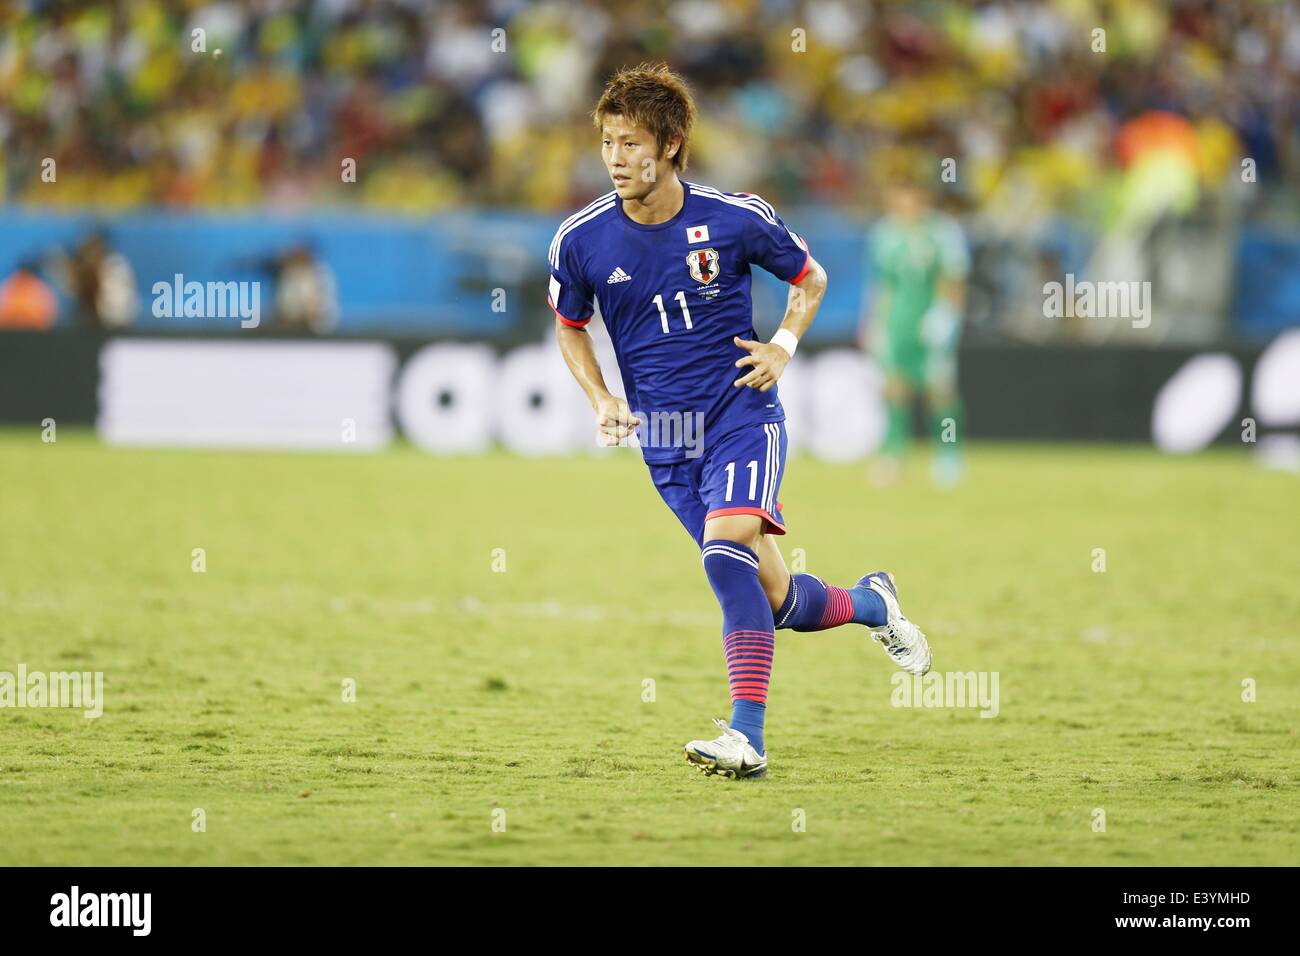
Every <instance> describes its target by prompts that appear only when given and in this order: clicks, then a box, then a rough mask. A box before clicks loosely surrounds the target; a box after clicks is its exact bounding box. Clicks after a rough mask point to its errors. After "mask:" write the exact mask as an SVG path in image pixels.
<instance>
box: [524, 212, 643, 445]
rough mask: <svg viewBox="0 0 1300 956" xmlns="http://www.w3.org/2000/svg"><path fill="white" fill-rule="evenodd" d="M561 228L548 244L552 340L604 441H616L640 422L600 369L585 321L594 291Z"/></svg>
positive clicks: (626, 434) (570, 241) (587, 317)
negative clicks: (552, 319) (609, 384)
mask: <svg viewBox="0 0 1300 956" xmlns="http://www.w3.org/2000/svg"><path fill="white" fill-rule="evenodd" d="M565 239H566V237H565V236H564V232H563V229H562V230H561V232H560V233H559V234H557V235H556V238H555V240H554V242H553V243H552V245H551V255H550V266H551V282H550V290H549V295H548V296H547V301H548V302H549V304H550V306H551V309H552V310H554V312H555V340H556V342H558V343H559V346H560V354H561V355H563V356H564V364H565V365H567V366H568V367H569V372H570V373H572V375H573V377H574V379H575V380H577V382H578V384H579V385H580V386H581V387H582V391H583V392H584V393H585V394H586V396H587V401H589V402H591V408H592V411H594V412H595V413H596V428H597V431H598V434H599V436H600V440H601V441H602V442H603V443H604V444H606V445H617V444H618V443H619V442H620V441H622V440H623V439H625V438H627V437H628V436H629V435H631V434H632V433H633V432H634V431H636V427H637V426H638V425H640V424H641V421H640V419H638V418H636V417H635V416H634V415H633V414H632V411H631V409H630V408H629V407H628V404H627V402H626V401H624V400H623V399H621V398H619V397H618V396H617V395H614V394H613V393H612V392H610V390H609V388H608V387H607V386H606V385H605V376H604V375H603V374H602V373H601V370H600V362H599V361H598V360H597V358H596V349H595V347H594V346H593V345H592V342H591V336H590V335H589V334H588V332H587V329H586V325H587V323H588V322H590V321H591V316H592V311H593V310H592V303H593V302H594V301H595V298H596V295H595V292H593V291H592V288H591V286H590V285H589V284H588V283H587V282H586V281H585V279H584V278H583V275H582V269H581V267H580V265H579V263H578V262H577V261H576V260H575V257H574V250H573V242H572V240H571V239H569V241H565Z"/></svg>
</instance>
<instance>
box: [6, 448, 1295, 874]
mask: <svg viewBox="0 0 1300 956" xmlns="http://www.w3.org/2000/svg"><path fill="white" fill-rule="evenodd" d="M864 475H865V472H864V469H863V468H862V467H861V466H848V465H830V464H823V463H817V462H813V461H811V460H809V459H806V458H796V459H794V460H792V461H791V463H790V465H789V467H788V469H787V477H786V481H785V484H784V486H783V489H782V494H781V498H782V501H783V502H784V505H785V514H786V516H787V520H788V521H789V525H790V529H791V533H790V534H789V536H788V537H787V538H786V539H785V541H784V542H783V545H782V547H783V550H784V551H785V553H786V557H787V559H788V560H789V559H790V558H791V556H792V549H794V548H800V549H803V552H804V554H805V555H806V562H807V570H809V571H811V572H813V573H816V574H818V575H820V576H822V577H824V578H827V579H829V580H831V581H833V582H835V583H840V584H846V583H851V582H852V581H853V580H855V579H856V578H857V577H858V576H859V575H860V574H862V573H863V572H865V571H867V570H873V569H877V568H882V567H883V568H888V569H892V570H894V571H895V572H896V573H897V576H898V580H899V586H900V590H901V593H902V596H903V599H904V607H905V608H906V609H907V610H908V612H909V614H911V616H913V617H914V618H915V619H916V620H917V621H918V622H919V623H920V624H921V625H922V626H923V627H924V628H925V629H926V631H927V633H928V634H929V635H930V639H931V643H932V645H933V647H934V650H935V669H936V670H937V671H996V672H998V673H999V675H1000V692H1001V693H1000V712H999V714H998V716H997V717H995V718H992V719H987V718H981V717H980V716H979V715H978V712H977V711H976V710H974V709H964V710H962V709H916V708H896V707H893V706H891V702H890V699H891V692H892V690H893V686H892V684H891V681H890V678H891V676H892V675H893V673H894V672H895V668H894V667H893V665H892V664H891V663H890V662H889V661H888V660H887V658H886V657H885V655H884V653H883V652H882V651H881V650H880V649H879V647H877V646H875V645H873V644H871V643H870V641H869V640H868V638H867V636H866V632H865V630H864V629H862V628H860V627H856V626H850V627H846V628H840V629H838V630H834V631H827V632H821V633H814V634H795V633H793V632H788V631H782V632H779V634H778V638H777V655H776V664H775V669H774V673H773V684H772V692H771V696H770V703H769V718H768V732H767V733H768V751H769V755H770V758H771V773H770V775H769V777H768V778H767V779H766V780H761V781H748V782H745V781H742V782H731V781H725V780H721V779H719V778H706V777H704V776H702V775H701V774H699V773H697V772H696V771H694V770H692V769H691V768H689V767H688V766H687V765H686V764H685V762H684V761H683V759H682V754H681V746H682V744H683V743H684V742H685V741H686V740H688V739H690V738H693V737H700V736H712V734H711V733H710V731H711V730H712V725H711V724H710V723H709V718H710V717H714V716H720V717H725V716H727V715H728V713H729V705H728V699H727V684H726V675H725V670H724V667H723V662H722V655H721V648H720V618H719V614H718V612H717V609H716V606H715V604H714V600H713V596H712V593H711V592H710V590H709V587H708V584H707V582H706V580H705V578H704V575H703V572H702V570H701V567H700V562H699V558H698V552H697V550H696V549H695V547H694V545H693V543H692V542H691V541H690V539H689V538H688V537H687V536H686V535H685V533H684V532H683V531H682V530H681V528H680V526H679V525H678V524H677V522H676V520H675V519H674V518H673V516H672V515H671V513H670V512H669V511H668V510H667V509H666V508H664V507H663V505H662V504H661V503H660V502H659V499H658V497H657V496H656V495H655V494H654V491H653V489H652V488H651V486H650V483H649V480H648V478H647V477H646V475H645V473H644V468H643V466H642V465H641V464H640V461H639V459H637V458H636V457H635V452H631V451H627V452H622V453H619V454H618V455H617V456H614V457H611V458H606V459H565V460H524V459H519V458H514V457H509V456H506V455H495V456H491V457H485V458H465V459H439V458H432V457H429V456H426V455H423V454H420V453H417V452H415V451H413V450H411V449H407V448H402V449H398V450H396V451H393V452H391V453H388V454H384V455H377V456H357V457H350V456H324V455H281V454H235V453H217V452H194V451H153V450H117V449H106V448H104V447H102V446H100V445H99V444H98V443H97V442H96V441H95V439H94V438H93V436H91V435H89V434H87V433H84V432H83V433H80V434H78V433H75V432H72V431H70V430H67V429H63V430H61V431H60V434H59V440H58V442H57V443H56V444H42V443H41V441H40V434H39V431H38V430H37V429H30V430H24V431H22V432H19V431H14V430H9V431H7V432H4V433H0V489H2V490H0V542H2V544H0V671H10V672H16V670H17V668H18V665H19V664H20V663H22V664H25V665H26V667H27V669H28V670H29V671H34V670H44V671H61V670H87V671H103V672H104V675H105V678H104V679H105V703H104V714H103V716H102V717H101V718H99V719H97V720H93V719H86V718H85V717H83V716H82V714H81V712H80V711H74V710H59V709H43V710H37V709H12V708H11V709H0V833H3V835H4V836H3V839H4V843H5V848H6V851H7V852H6V857H7V859H8V860H9V861H10V862H13V863H21V864H301V863H307V864H361V863H380V864H653V865H661V864H728V863H743V864H885V865H911V864H990V863H992V864H1075V865H1098V864H1173V865H1186V864H1295V863H1296V862H1297V860H1300V834H1298V833H1297V828H1296V826H1295V822H1296V820H1297V818H1300V761H1298V760H1297V743H1298V741H1297V736H1296V728H1297V726H1300V650H1298V648H1297V627H1300V623H1298V622H1300V585H1298V584H1297V578H1296V573H1297V562H1296V554H1297V551H1296V547H1297V546H1296V531H1297V520H1296V514H1297V508H1296V506H1297V501H1300V495H1298V494H1297V491H1298V489H1297V479H1296V477H1295V476H1288V475H1282V474H1277V473H1269V472H1264V471H1261V470H1259V469H1258V468H1256V467H1255V465H1254V464H1253V463H1252V462H1251V460H1250V459H1249V457H1248V456H1247V455H1246V454H1244V453H1241V452H1215V453H1212V454H1207V455H1202V456H1199V457H1195V458H1165V457H1160V456H1158V455H1156V454H1155V453H1153V452H1151V451H1149V450H1146V449H1138V448H1134V449H1113V448H1097V447H1070V448H1065V447H1055V448H1046V447H979V448H977V449H975V450H974V451H973V452H972V454H971V456H970V473H969V479H968V481H967V482H966V484H965V485H963V486H962V487H960V488H958V489H956V490H954V491H951V492H946V493H945V492H939V491H935V490H933V489H932V488H931V487H930V486H929V484H928V482H927V481H925V475H924V461H923V460H918V461H917V462H916V463H915V469H914V473H913V474H912V475H910V476H909V480H908V481H907V482H906V483H904V484H903V485H902V486H900V487H898V488H896V489H891V490H889V491H884V492H882V491H877V490H875V489H873V488H872V487H870V486H869V485H868V484H867V483H866V481H865V478H864ZM195 548H203V549H204V550H205V554H206V572H205V573H195V572H194V571H192V570H191V560H192V559H191V554H192V550H193V549H195ZM1096 548H1104V549H1105V558H1106V571H1105V573H1094V572H1093V569H1092V568H1093V562H1094V556H1093V551H1094V549H1096ZM494 549H504V561H505V570H504V572H498V571H494V569H493V563H494V560H499V558H500V554H499V553H497V557H496V558H495V559H494ZM1248 678H1249V679H1253V680H1254V681H1256V686H1257V700H1256V701H1255V702H1253V703H1247V702H1244V701H1243V700H1242V682H1243V680H1245V679H1248ZM345 679H352V680H354V681H355V682H356V700H355V702H352V703H348V702H344V701H343V699H342V697H343V691H342V688H343V682H344V680H345ZM647 679H651V680H653V681H654V682H655V684H654V691H655V699H654V701H653V702H645V701H643V699H642V698H643V682H644V681H645V680H647ZM1097 808H1100V809H1102V810H1104V811H1105V821H1106V829H1105V832H1094V828H1093V811H1094V809H1097ZM195 809H202V810H203V812H204V816H205V821H206V831H205V832H194V830H193V828H192V819H193V817H192V814H193V811H194V810H195ZM798 810H802V811H803V814H804V818H805V820H806V830H805V832H795V828H794V826H793V825H792V824H793V821H794V820H795V818H796V811H798ZM494 811H504V817H503V815H502V814H500V813H497V814H495V816H494ZM502 819H504V822H505V830H504V832H495V831H494V829H493V823H494V820H495V821H496V822H497V823H498V825H499V823H500V821H501V820H502Z"/></svg>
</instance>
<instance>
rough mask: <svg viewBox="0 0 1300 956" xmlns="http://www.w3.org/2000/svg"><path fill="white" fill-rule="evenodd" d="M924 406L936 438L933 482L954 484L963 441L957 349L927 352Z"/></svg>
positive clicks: (936, 349)
mask: <svg viewBox="0 0 1300 956" xmlns="http://www.w3.org/2000/svg"><path fill="white" fill-rule="evenodd" d="M926 352H927V355H926V362H925V406H926V412H927V413H928V415H929V419H930V432H931V434H932V435H933V436H934V439H935V443H936V444H935V454H934V465H933V471H932V474H933V476H934V480H935V482H936V483H938V484H940V485H944V486H948V485H953V484H955V483H956V482H957V481H958V480H960V478H961V472H962V460H961V452H960V447H961V441H962V439H964V438H965V434H964V432H963V430H962V429H963V427H964V426H963V422H962V407H961V396H960V395H959V394H958V392H957V350H956V343H955V342H954V343H953V344H952V346H941V347H931V348H929V349H927V350H926Z"/></svg>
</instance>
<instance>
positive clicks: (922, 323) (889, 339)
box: [862, 173, 970, 486]
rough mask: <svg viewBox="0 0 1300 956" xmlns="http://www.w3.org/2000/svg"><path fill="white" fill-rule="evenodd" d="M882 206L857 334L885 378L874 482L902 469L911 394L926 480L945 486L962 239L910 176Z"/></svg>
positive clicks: (952, 440)
mask: <svg viewBox="0 0 1300 956" xmlns="http://www.w3.org/2000/svg"><path fill="white" fill-rule="evenodd" d="M885 206H886V208H885V215H884V216H883V217H882V218H881V220H880V221H879V222H878V223H877V224H876V227H875V229H874V230H873V231H872V235H871V238H870V240H869V242H868V244H867V255H868V258H869V260H870V262H869V266H870V272H871V274H872V275H873V277H874V279H875V300H874V303H873V305H872V308H871V313H872V314H871V316H870V317H869V320H867V321H864V328H863V330H862V340H863V341H864V343H866V342H869V343H870V344H869V349H870V351H871V353H872V354H873V356H874V357H875V359H876V362H877V363H878V364H879V366H880V369H881V371H882V372H883V373H884V375H885V401H886V403H887V405H888V408H889V419H888V429H887V431H886V434H885V445H884V449H883V452H884V453H883V456H882V458H881V460H880V462H879V463H878V464H877V466H876V479H877V480H878V481H879V482H881V483H890V482H892V481H894V480H896V479H897V477H898V475H899V474H900V473H901V471H902V459H903V454H904V452H905V451H906V450H907V445H908V436H909V434H910V432H911V430H912V427H911V425H912V407H913V405H914V404H915V400H916V395H917V393H918V392H919V393H921V394H923V395H924V397H925V405H926V410H927V412H928V413H929V418H930V428H931V432H932V434H933V435H934V437H935V440H936V441H937V442H938V444H937V445H936V446H935V455H934V458H933V460H932V469H931V474H932V476H933V478H934V480H935V482H936V483H937V484H939V485H944V486H947V485H952V484H955V483H956V482H957V481H958V479H959V478H960V477H961V470H962V463H961V455H960V452H959V451H958V445H957V437H958V435H957V433H958V428H959V427H960V419H961V400H960V398H959V396H958V393H957V342H958V339H959V338H960V337H961V310H962V306H963V304H964V302H965V298H966V274H967V272H969V270H970V260H969V256H968V255H967V252H966V240H965V238H964V237H963V235H962V231H961V226H959V225H958V224H957V222H956V220H954V219H952V218H951V217H949V216H946V215H944V214H943V213H941V212H938V211H937V210H935V209H933V208H932V207H931V203H930V195H929V191H928V187H927V186H926V184H925V183H924V182H922V181H921V180H920V179H918V178H917V176H916V175H915V174H914V173H913V174H903V175H901V176H900V177H899V178H898V180H897V181H896V182H894V183H892V184H891V186H890V188H889V189H887V190H886V191H885ZM868 326H869V328H868Z"/></svg>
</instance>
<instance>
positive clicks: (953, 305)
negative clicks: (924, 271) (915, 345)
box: [921, 218, 970, 349]
mask: <svg viewBox="0 0 1300 956" xmlns="http://www.w3.org/2000/svg"><path fill="white" fill-rule="evenodd" d="M940 222H941V225H940V227H939V229H938V238H939V267H940V272H939V280H938V283H937V286H936V288H935V296H934V302H933V304H932V305H931V306H930V308H929V309H928V310H927V311H926V313H925V315H924V316H922V318H921V338H922V340H923V341H924V342H925V343H926V345H928V346H930V347H931V348H943V349H951V348H955V347H956V344H957V339H958V338H959V337H960V335H961V319H962V313H963V312H964V311H965V309H966V277H967V275H968V274H969V273H970V255H969V253H968V252H967V250H966V237H965V236H964V235H963V234H962V231H961V227H960V226H959V225H957V223H956V222H955V221H954V220H949V219H946V218H945V219H944V220H941V221H940Z"/></svg>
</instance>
